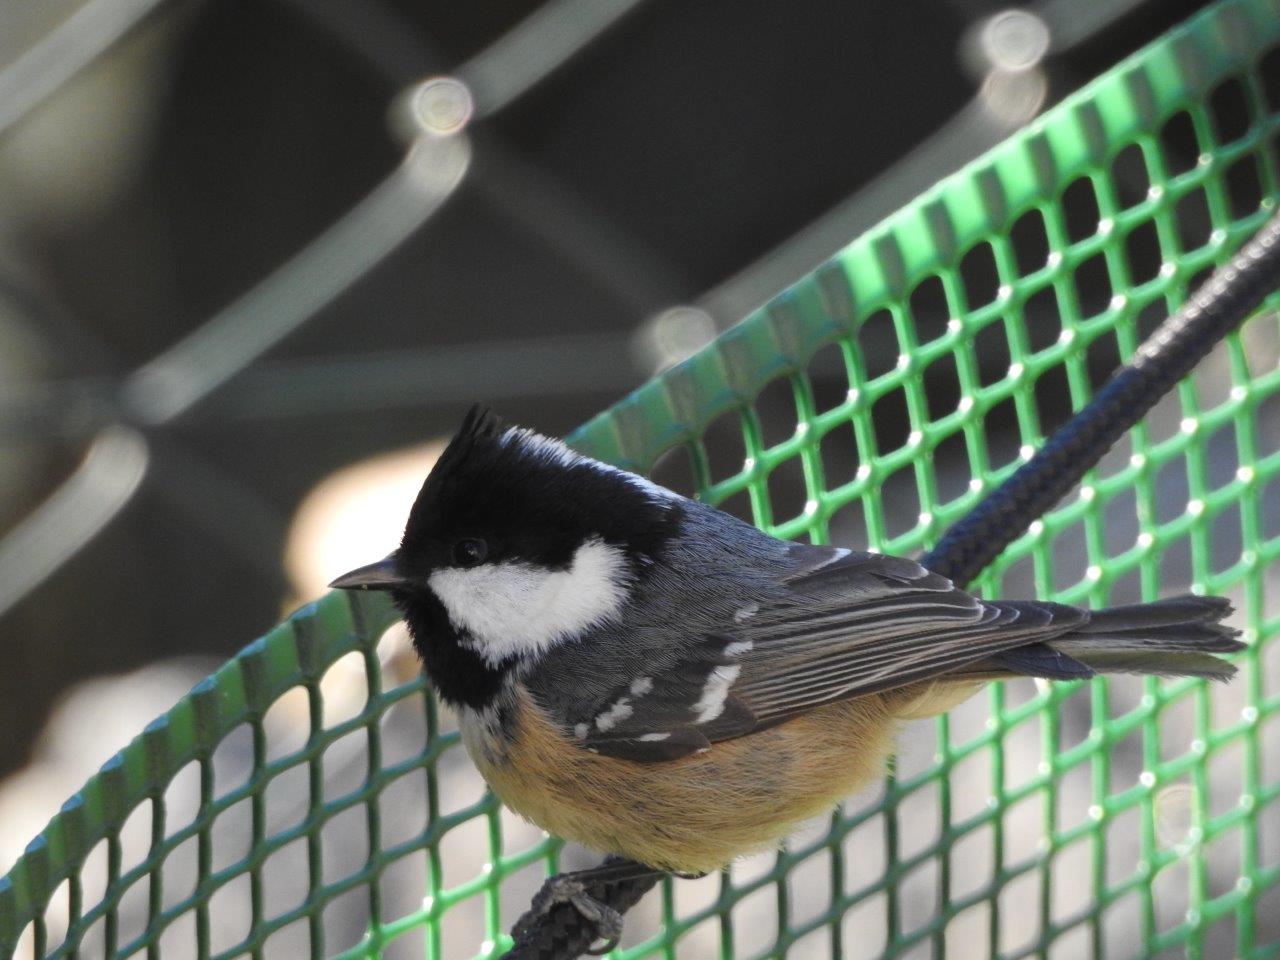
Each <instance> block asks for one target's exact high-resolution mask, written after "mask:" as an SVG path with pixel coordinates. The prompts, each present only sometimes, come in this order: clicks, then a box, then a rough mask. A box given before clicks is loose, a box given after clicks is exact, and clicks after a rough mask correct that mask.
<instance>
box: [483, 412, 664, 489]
mask: <svg viewBox="0 0 1280 960" xmlns="http://www.w3.org/2000/svg"><path fill="white" fill-rule="evenodd" d="M498 440H499V442H500V443H502V444H503V445H504V446H506V445H513V446H518V447H520V448H521V449H522V450H523V451H524V452H525V453H526V454H528V455H530V456H533V457H538V458H541V459H544V460H546V461H547V462H549V463H553V464H556V465H558V466H561V467H590V468H591V469H592V470H595V471H596V472H597V473H605V474H609V475H610V476H615V477H621V478H622V479H624V480H626V481H628V482H629V483H630V484H631V485H632V486H634V487H636V488H637V489H639V490H643V491H644V492H645V493H647V494H648V495H649V496H650V497H651V498H652V499H653V500H656V501H667V500H673V499H675V498H676V496H677V495H676V494H674V493H672V492H671V491H670V490H668V489H667V488H666V487H660V486H658V485H657V484H656V483H654V482H653V481H651V480H647V479H646V478H644V477H641V476H639V475H637V474H634V473H630V472H628V471H626V470H620V469H618V468H617V467H615V466H612V465H611V464H608V463H603V462H601V461H599V460H594V459H592V458H591V457H587V456H583V455H582V454H580V453H578V452H577V451H575V450H570V449H569V447H568V446H566V445H565V443H564V442H563V441H561V440H555V439H553V438H551V437H544V436H543V435H542V434H540V433H536V432H534V431H533V430H530V429H529V428H527V427H509V428H508V429H507V430H506V431H505V432H504V433H503V434H502V436H501V437H499V438H498Z"/></svg>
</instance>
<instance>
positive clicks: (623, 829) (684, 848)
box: [462, 684, 974, 873]
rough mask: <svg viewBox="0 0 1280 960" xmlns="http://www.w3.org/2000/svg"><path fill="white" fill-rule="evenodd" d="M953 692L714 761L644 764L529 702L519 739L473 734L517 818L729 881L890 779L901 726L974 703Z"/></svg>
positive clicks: (829, 722)
mask: <svg viewBox="0 0 1280 960" xmlns="http://www.w3.org/2000/svg"><path fill="white" fill-rule="evenodd" d="M959 687H960V685H958V684H951V685H948V688H947V689H946V690H945V691H944V690H937V689H935V688H934V687H932V686H931V687H929V688H924V689H914V690H908V691H902V692H901V693H894V694H886V695H874V696H867V697H860V698H858V699H856V700H848V701H844V702H841V703H833V704H829V705H827V706H824V707H820V708H818V709H815V710H813V711H810V712H809V713H806V714H804V715H802V716H799V717H796V718H795V719H792V720H789V721H787V722H786V723H782V724H779V725H778V726H776V727H772V728H770V729H768V730H764V731H761V732H759V733H754V734H751V735H750V736H746V737H741V738H738V739H736V740H726V741H722V742H720V743H717V744H715V745H714V747H713V748H712V749H711V750H709V751H708V752H706V753H703V754H698V755H694V756H689V757H684V758H682V759H679V760H672V761H667V762H664V763H651V764H640V763H635V762H632V761H627V760H618V759H615V758H612V757H603V756H600V755H598V754H593V753H590V752H589V751H587V750H584V749H582V748H581V747H579V746H577V745H575V744H573V743H572V742H570V741H569V740H568V739H567V738H566V737H565V736H564V735H563V734H562V733H560V731H559V730H558V729H557V728H556V727H555V725H554V724H552V723H551V722H550V720H548V718H547V717H546V715H545V714H544V713H543V712H542V711H541V710H540V709H539V708H538V707H537V706H535V705H534V704H533V703H532V702H531V701H530V699H529V698H528V696H527V694H525V693H524V692H523V691H518V692H517V697H518V698H519V700H520V703H519V709H517V710H516V711H515V715H516V717H518V720H517V729H518V733H517V735H516V736H515V737H513V738H512V739H511V740H508V741H506V742H497V741H495V740H494V738H493V735H492V734H491V733H490V732H489V730H488V728H486V727H485V726H484V725H483V724H482V723H481V722H480V721H479V720H478V718H476V717H475V716H474V715H471V716H469V717H464V718H463V723H462V733H463V739H464V742H465V743H466V745H467V748H468V750H469V752H470V753H471V756H472V759H473V760H474V761H475V763H476V765H477V767H478V768H479V769H480V772H481V774H482V775H483V776H484V778H485V780H486V781H488V783H489V786H490V787H492V788H493V791H494V792H495V793H496V794H497V795H498V797H499V798H500V799H501V800H502V801H503V803H505V804H506V805H507V806H508V807H510V808H511V809H512V810H514V811H515V812H516V813H518V814H520V815H521V816H523V817H525V818H526V819H528V820H530V821H532V822H533V823H535V824H537V825H538V826H540V827H542V828H543V829H544V830H547V831H548V832H550V833H553V834H555V835H557V836H560V837H564V838H565V839H567V840H574V841H576V842H578V843H581V844H583V845H584V846H587V847H590V848H592V849H594V850H598V851H601V852H606V853H616V854H621V855H623V856H626V857H629V858H631V859H633V860H638V861H640V862H641V863H645V864H648V865H650V866H654V867H661V868H663V869H665V870H672V871H676V872H679V873H702V872H707V871H712V870H718V869H720V868H721V867H723V866H724V865H725V864H727V863H729V862H730V861H731V860H733V859H734V858H735V857H738V856H742V855H744V854H747V853H753V852H756V851H759V850H764V849H768V848H770V847H774V846H776V845H777V844H778V842H779V841H780V840H781V839H782V838H783V837H784V836H786V835H787V834H788V833H789V832H790V831H791V830H792V829H793V828H794V827H796V826H798V825H799V824H801V823H803V822H804V821H806V820H810V819H812V818H814V817H817V816H820V815H821V814H824V813H826V812H828V811H829V810H830V809H831V808H832V807H833V806H834V805H835V804H836V803H838V802H839V801H840V800H842V799H843V798H844V797H846V796H848V795H849V794H851V793H854V792H855V791H857V790H859V789H860V788H862V787H863V786H865V785H867V784H868V783H870V782H872V781H874V780H876V779H878V778H879V777H881V776H883V774H884V769H885V762H886V760H887V759H888V757H889V754H890V753H891V752H892V749H893V735H894V732H895V730H896V728H897V726H898V722H899V720H900V719H905V718H914V717H918V716H924V715H928V714H929V713H933V712H940V711H939V709H935V707H936V708H940V709H946V708H947V707H948V706H950V705H951V704H952V703H953V702H957V701H958V700H959V699H963V698H964V696H967V695H968V694H969V693H972V692H973V689H974V688H973V687H972V686H971V685H965V688H964V689H963V690H961V689H959Z"/></svg>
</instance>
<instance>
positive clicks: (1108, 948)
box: [1101, 892, 1155, 960]
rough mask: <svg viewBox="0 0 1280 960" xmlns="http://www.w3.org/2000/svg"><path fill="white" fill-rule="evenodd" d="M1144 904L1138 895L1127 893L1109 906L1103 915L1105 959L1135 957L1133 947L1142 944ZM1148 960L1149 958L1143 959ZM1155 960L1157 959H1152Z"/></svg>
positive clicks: (1102, 954) (1103, 954) (1103, 953)
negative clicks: (1142, 912)
mask: <svg viewBox="0 0 1280 960" xmlns="http://www.w3.org/2000/svg"><path fill="white" fill-rule="evenodd" d="M1141 910H1142V904H1141V902H1140V901H1139V899H1138V895H1137V894H1136V893H1132V892H1130V893H1127V894H1125V895H1124V896H1121V897H1118V898H1117V899H1115V900H1113V901H1112V902H1111V903H1110V904H1108V905H1107V907H1106V909H1105V910H1104V912H1103V914H1102V953H1101V956H1104V957H1133V956H1134V953H1133V946H1134V944H1136V943H1141V942H1142V921H1141ZM1143 960H1148V958H1145V957H1144V958H1143ZM1150 960H1155V958H1150Z"/></svg>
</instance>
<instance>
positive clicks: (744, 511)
mask: <svg viewBox="0 0 1280 960" xmlns="http://www.w3.org/2000/svg"><path fill="white" fill-rule="evenodd" d="M716 507H717V508H718V509H720V510H723V511H724V512H725V513H728V514H730V515H732V516H735V517H737V518H738V519H739V520H742V521H745V522H746V523H756V522H757V520H758V518H757V517H756V514H755V510H754V508H753V507H752V506H751V495H750V494H749V493H747V491H746V490H739V491H738V492H737V493H735V494H733V495H732V496H729V497H726V498H725V499H723V500H721V501H720V502H719V503H717V504H716Z"/></svg>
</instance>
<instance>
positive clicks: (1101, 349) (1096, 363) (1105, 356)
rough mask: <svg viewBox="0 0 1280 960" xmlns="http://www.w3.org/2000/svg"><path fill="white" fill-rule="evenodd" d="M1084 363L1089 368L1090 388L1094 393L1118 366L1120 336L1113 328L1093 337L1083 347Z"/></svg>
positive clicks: (1104, 383) (1103, 384)
mask: <svg viewBox="0 0 1280 960" xmlns="http://www.w3.org/2000/svg"><path fill="white" fill-rule="evenodd" d="M1085 363H1086V364H1087V365H1088V368H1089V383H1090V388H1091V390H1093V391H1094V392H1095V393H1096V392H1097V391H1098V390H1100V389H1102V387H1103V386H1105V385H1106V382H1107V381H1108V380H1110V379H1111V377H1112V376H1113V375H1114V374H1115V372H1116V370H1117V369H1119V367H1120V363H1121V361H1120V338H1119V337H1117V336H1116V334H1115V331H1114V330H1107V331H1106V332H1104V333H1101V334H1099V335H1098V336H1096V337H1094V338H1093V340H1092V341H1091V342H1090V343H1089V346H1088V347H1086V348H1085Z"/></svg>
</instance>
